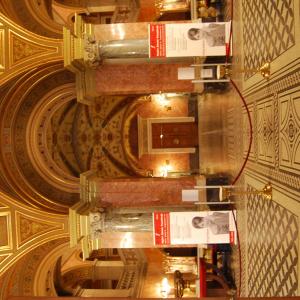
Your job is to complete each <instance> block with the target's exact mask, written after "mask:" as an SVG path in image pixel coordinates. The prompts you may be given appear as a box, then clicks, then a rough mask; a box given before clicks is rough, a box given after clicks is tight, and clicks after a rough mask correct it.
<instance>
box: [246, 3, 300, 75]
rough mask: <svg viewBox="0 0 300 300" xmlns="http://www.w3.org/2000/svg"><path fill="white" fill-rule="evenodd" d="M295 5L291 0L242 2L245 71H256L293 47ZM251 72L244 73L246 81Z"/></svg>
mask: <svg viewBox="0 0 300 300" xmlns="http://www.w3.org/2000/svg"><path fill="white" fill-rule="evenodd" d="M297 1H298V0H297ZM297 1H295V2H297ZM295 4H296V3H294V0H277V1H273V0H272V1H271V0H251V1H249V0H244V1H243V2H242V6H243V15H242V16H243V23H244V26H243V40H244V49H245V56H244V67H245V69H249V70H251V69H257V68H259V67H260V66H262V65H263V63H264V62H267V61H272V60H274V59H275V58H276V57H278V56H280V55H281V54H282V53H284V52H285V51H286V50H287V49H289V48H290V47H292V46H293V45H294V44H295V22H294V10H293V8H294V5H295ZM254 73H255V71H254V72H253V71H249V72H246V73H245V79H247V78H249V77H250V76H252V75H253V74H254Z"/></svg>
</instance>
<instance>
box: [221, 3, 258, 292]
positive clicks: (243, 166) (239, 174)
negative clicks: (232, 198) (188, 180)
mask: <svg viewBox="0 0 300 300" xmlns="http://www.w3.org/2000/svg"><path fill="white" fill-rule="evenodd" d="M232 20H233V0H231V25H230V35H229V44H228V47H226V64H228V62H229V58H230V52H231V51H230V50H231V40H232ZM230 83H231V84H232V85H233V87H234V88H235V90H236V92H237V93H238V95H239V96H240V98H241V99H242V102H243V105H244V107H245V109H246V112H247V117H248V121H249V126H250V138H249V145H248V150H247V155H246V158H245V160H244V162H243V165H242V167H241V169H240V171H239V173H238V174H237V176H236V177H235V178H234V180H233V181H232V183H231V185H234V184H235V183H236V182H237V181H238V179H239V178H240V176H241V175H242V172H243V171H244V169H245V167H246V164H247V161H248V159H249V155H250V151H251V146H252V140H253V126H252V121H251V115H250V111H249V108H248V106H247V103H246V100H245V98H244V97H243V95H242V93H241V91H240V90H239V89H238V87H237V85H236V83H235V82H234V81H233V80H232V79H230ZM232 215H233V218H234V223H235V228H236V233H237V244H238V252H239V269H240V272H239V287H238V297H240V296H241V286H242V271H243V270H242V258H241V243H240V236H239V230H238V224H237V219H236V216H235V214H234V211H233V210H232Z"/></svg>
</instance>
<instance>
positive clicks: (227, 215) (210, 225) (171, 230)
mask: <svg viewBox="0 0 300 300" xmlns="http://www.w3.org/2000/svg"><path fill="white" fill-rule="evenodd" d="M234 214H235V212H233V211H198V212H197V211H191V212H170V213H166V212H155V213H154V214H153V223H154V243H155V244H156V245H162V244H165V245H167V244H170V245H182V244H186V245H187V244H235V243H236V230H235V222H234Z"/></svg>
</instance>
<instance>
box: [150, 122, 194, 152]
mask: <svg viewBox="0 0 300 300" xmlns="http://www.w3.org/2000/svg"><path fill="white" fill-rule="evenodd" d="M197 146H198V126H197V124H196V123H193V122H181V123H152V148H153V149H162V148H194V147H197Z"/></svg>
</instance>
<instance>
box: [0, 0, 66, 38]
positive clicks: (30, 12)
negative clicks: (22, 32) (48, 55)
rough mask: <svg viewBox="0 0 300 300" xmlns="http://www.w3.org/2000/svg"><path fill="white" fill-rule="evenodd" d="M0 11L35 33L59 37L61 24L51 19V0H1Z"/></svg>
mask: <svg viewBox="0 0 300 300" xmlns="http://www.w3.org/2000/svg"><path fill="white" fill-rule="evenodd" d="M0 11H1V13H2V14H4V15H5V16H6V17H8V18H9V19H10V20H12V21H13V22H15V23H16V24H18V25H20V26H22V27H23V28H26V30H28V31H31V32H33V33H35V34H38V35H41V36H45V37H50V38H56V39H59V38H61V36H62V26H61V25H60V24H58V23H56V22H55V21H54V20H53V16H52V6H51V1H47V0H31V1H10V0H2V1H1V3H0Z"/></svg>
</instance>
